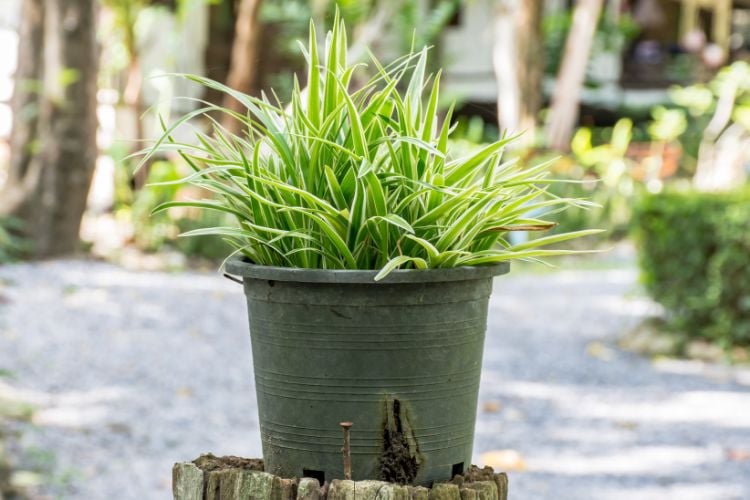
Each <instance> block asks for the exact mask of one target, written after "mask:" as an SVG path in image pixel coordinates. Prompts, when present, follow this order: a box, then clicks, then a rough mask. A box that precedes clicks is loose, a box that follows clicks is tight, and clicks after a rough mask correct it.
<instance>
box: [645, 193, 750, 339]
mask: <svg viewBox="0 0 750 500" xmlns="http://www.w3.org/2000/svg"><path fill="white" fill-rule="evenodd" d="M635 228H636V232H637V241H638V243H639V256H640V266H641V273H642V278H643V281H644V284H645V286H646V289H647V291H648V292H649V294H650V295H651V296H652V297H653V298H654V299H655V300H656V301H658V302H660V303H661V304H662V305H663V306H664V307H665V309H666V310H667V312H668V315H669V319H670V322H671V323H672V325H673V326H675V327H676V328H677V329H678V331H679V332H681V333H683V334H685V335H686V336H687V338H704V339H708V340H712V341H716V342H718V343H719V344H721V345H723V346H724V347H729V346H732V345H745V346H747V345H750V189H746V190H743V191H739V192H733V193H721V194H714V193H710V194H708V193H695V192H672V193H666V194H659V195H649V196H647V197H645V198H644V199H643V200H642V201H641V202H640V204H639V206H638V207H637V208H636V211H635Z"/></svg>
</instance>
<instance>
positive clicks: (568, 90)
mask: <svg viewBox="0 0 750 500" xmlns="http://www.w3.org/2000/svg"><path fill="white" fill-rule="evenodd" d="M602 4H603V0H578V2H577V3H576V6H575V10H574V11H573V24H572V25H571V27H570V32H569V33H568V39H567V40H566V42H565V53H564V55H563V60H562V64H561V65H560V72H559V73H558V75H557V81H556V82H555V92H554V94H553V96H552V106H551V107H550V111H549V118H548V120H547V142H548V145H549V147H551V148H552V149H556V150H559V151H567V150H568V149H569V147H570V139H571V138H572V137H573V129H574V128H575V126H576V121H577V120H578V106H579V104H580V99H581V88H582V87H583V82H584V78H585V76H586V63H588V60H589V53H590V52H591V44H592V42H593V40H594V34H595V33H596V25H597V22H598V20H599V15H600V14H601V11H602Z"/></svg>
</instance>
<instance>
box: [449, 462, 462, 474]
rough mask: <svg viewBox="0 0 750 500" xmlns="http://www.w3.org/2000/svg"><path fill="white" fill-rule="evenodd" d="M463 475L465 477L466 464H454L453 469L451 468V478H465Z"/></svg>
mask: <svg viewBox="0 0 750 500" xmlns="http://www.w3.org/2000/svg"><path fill="white" fill-rule="evenodd" d="M463 475H464V463H463V462H458V463H457V464H453V467H452V468H451V477H455V476H463Z"/></svg>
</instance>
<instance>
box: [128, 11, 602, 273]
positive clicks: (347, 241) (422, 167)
mask: <svg viewBox="0 0 750 500" xmlns="http://www.w3.org/2000/svg"><path fill="white" fill-rule="evenodd" d="M302 50H303V52H304V56H305V58H306V59H307V69H308V71H307V85H306V88H304V89H303V88H301V86H300V84H299V82H298V81H297V80H296V79H295V82H294V88H293V92H292V96H291V102H289V103H288V104H287V105H283V104H281V103H280V102H278V99H273V100H272V99H269V98H268V97H267V96H265V95H263V96H261V97H260V98H256V97H252V96H249V95H245V94H243V93H240V92H237V91H236V90H233V89H231V88H228V87H227V86H225V85H222V84H220V83H217V82H215V81H212V80H209V79H207V78H203V77H200V76H193V75H183V76H184V77H186V78H188V79H190V80H193V81H195V82H197V83H199V84H201V85H204V86H206V87H210V88H213V89H217V90H219V91H222V92H225V93H227V94H229V95H230V96H232V97H233V98H235V99H237V100H238V101H240V102H241V103H242V104H243V105H244V107H245V108H246V109H247V111H246V113H235V112H232V111H230V110H229V109H225V108H222V107H220V106H217V105H213V104H209V103H203V105H202V106H201V107H200V108H199V109H196V110H194V111H192V112H190V113H188V114H186V115H184V116H182V117H181V118H180V119H179V120H177V121H176V122H175V123H173V124H171V125H169V126H166V125H165V124H163V129H164V130H163V134H162V135H161V137H160V138H159V139H158V140H157V141H156V142H155V144H154V145H153V147H151V148H149V149H148V150H147V151H145V152H144V157H143V160H144V162H145V161H148V159H149V158H150V157H152V156H153V155H155V154H157V153H159V152H166V151H172V152H174V151H176V152H178V153H179V155H180V156H181V157H182V158H183V159H184V161H185V162H187V164H188V165H189V166H190V167H191V168H192V170H193V172H192V174H190V175H189V176H187V177H186V178H184V179H182V180H180V181H179V182H181V183H187V184H190V185H193V186H196V187H199V188H201V189H202V190H205V191H206V192H210V193H212V194H213V196H212V197H210V198H208V199H203V200H196V201H170V202H168V203H164V204H162V205H160V206H159V207H157V209H156V211H162V210H168V209H170V208H172V207H197V208H200V209H205V210H216V211H219V212H225V213H227V214H231V215H233V216H234V217H235V218H236V222H237V224H236V226H227V227H210V228H204V229H198V230H194V231H190V232H188V233H185V234H184V236H190V235H208V234H210V235H216V236H219V237H222V238H224V239H226V241H228V242H229V243H230V244H231V245H232V246H233V247H234V248H235V249H236V250H235V252H234V253H233V255H235V254H242V256H244V258H245V259H246V260H248V261H250V262H252V263H254V264H257V265H266V266H281V267H297V268H316V269H358V270H362V269H367V270H380V272H379V273H378V274H377V276H376V280H380V279H382V278H384V277H385V276H387V275H388V273H390V272H391V271H393V270H394V269H397V268H400V269H431V268H447V267H457V266H480V265H484V264H492V263H497V262H502V261H508V260H511V259H543V258H544V257H548V256H552V255H559V254H565V253H572V252H571V251H570V250H563V249H555V248H546V247H547V246H548V245H550V244H554V243H558V242H561V241H565V240H570V239H573V238H578V237H581V236H586V235H589V234H593V233H596V232H598V231H597V230H583V231H575V232H568V233H563V234H555V235H551V236H547V237H539V238H534V239H530V240H528V241H526V242H523V243H518V244H511V242H510V239H509V237H508V235H509V233H510V232H511V231H533V230H546V229H549V228H551V227H553V226H554V223H553V222H551V221H549V220H547V219H546V218H545V217H546V216H548V215H549V214H551V213H554V212H556V211H559V210H561V209H564V208H566V207H569V206H573V205H575V206H585V205H587V202H585V201H583V200H578V199H570V198H560V197H554V196H552V195H550V194H549V193H548V192H547V190H546V186H548V184H549V183H550V182H553V180H550V179H549V178H548V165H547V164H541V165H538V166H533V167H524V166H522V165H519V164H518V163H516V162H513V161H508V162H504V161H503V150H504V148H505V147H506V146H507V145H508V143H509V142H510V141H512V140H513V138H511V137H503V138H501V139H500V140H499V141H497V142H494V143H492V144H489V145H485V146H483V147H481V148H477V150H476V151H474V152H472V153H471V154H469V155H468V156H465V157H460V158H454V157H453V155H452V154H451V151H450V148H449V136H450V133H451V115H452V109H453V108H452V106H451V108H450V109H448V111H447V112H446V113H445V114H444V115H443V116H441V113H439V109H438V102H439V97H440V73H439V72H438V73H437V74H435V75H428V74H426V69H425V68H426V62H427V49H424V50H422V51H419V52H416V53H410V54H407V55H405V56H403V57H401V58H399V59H397V60H396V61H394V62H393V63H391V64H389V65H387V66H384V65H382V64H381V63H380V62H379V61H378V60H377V59H376V58H375V57H374V56H372V55H371V56H370V62H369V64H368V66H369V68H370V70H371V72H372V73H374V76H372V77H371V78H369V79H368V80H367V81H365V82H364V83H362V84H359V85H357V86H354V85H353V77H354V75H355V73H356V72H358V71H361V70H362V68H361V66H362V64H350V63H348V62H347V37H346V29H345V26H344V23H343V21H341V20H339V19H338V17H337V18H336V20H335V21H334V26H333V29H332V30H331V31H330V32H329V33H328V36H327V39H326V44H325V51H324V57H323V58H321V55H320V54H319V52H318V46H317V44H316V34H315V29H314V26H313V24H312V23H310V33H309V43H308V46H307V47H306V48H305V47H304V46H303V47H302ZM217 113H229V114H231V115H232V116H233V118H234V119H236V120H239V121H240V122H241V124H242V132H241V133H240V134H232V133H230V132H228V131H227V130H226V129H225V128H223V127H222V126H221V125H220V124H219V122H218V121H217V120H216V119H215V115H216V114H217ZM201 117H202V118H205V119H206V120H208V121H209V122H210V123H211V130H210V131H209V132H202V131H196V132H195V138H196V140H195V141H194V142H183V141H180V140H177V139H175V137H174V135H175V134H174V132H175V130H176V129H177V128H178V127H181V126H183V125H185V124H187V123H188V122H191V121H193V120H195V119H197V118H201ZM441 118H442V119H441Z"/></svg>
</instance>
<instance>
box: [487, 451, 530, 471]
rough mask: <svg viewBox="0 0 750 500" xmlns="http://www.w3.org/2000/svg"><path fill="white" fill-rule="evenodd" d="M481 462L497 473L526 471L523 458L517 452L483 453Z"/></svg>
mask: <svg viewBox="0 0 750 500" xmlns="http://www.w3.org/2000/svg"><path fill="white" fill-rule="evenodd" d="M480 458H481V462H482V463H483V464H484V465H489V466H490V467H492V468H493V469H495V471H503V472H521V471H524V470H526V462H525V461H524V459H523V456H522V455H521V454H520V453H518V452H517V451H516V450H494V451H488V452H486V453H482V455H481V457H480Z"/></svg>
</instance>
